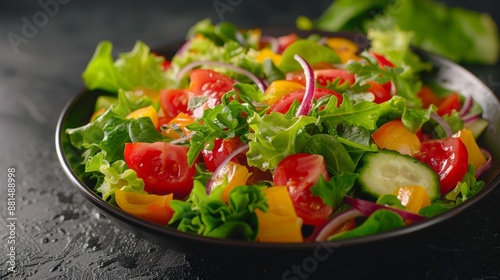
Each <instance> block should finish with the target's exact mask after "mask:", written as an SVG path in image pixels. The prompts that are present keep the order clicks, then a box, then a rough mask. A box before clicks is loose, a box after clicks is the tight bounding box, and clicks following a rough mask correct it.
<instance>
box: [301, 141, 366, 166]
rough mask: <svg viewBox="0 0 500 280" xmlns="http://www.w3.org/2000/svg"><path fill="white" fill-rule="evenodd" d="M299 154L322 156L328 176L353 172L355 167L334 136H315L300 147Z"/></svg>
mask: <svg viewBox="0 0 500 280" xmlns="http://www.w3.org/2000/svg"><path fill="white" fill-rule="evenodd" d="M301 152H304V153H308V154H317V155H322V156H323V158H324V159H325V164H326V168H327V170H328V173H329V174H340V173H343V172H354V170H355V169H356V165H355V164H354V162H353V161H352V159H351V156H350V155H349V153H348V152H347V150H346V149H345V148H344V146H343V145H342V143H340V141H339V140H338V139H337V137H336V136H333V135H329V134H315V135H313V136H311V137H310V138H309V139H307V140H306V141H305V142H304V144H303V145H302V149H301Z"/></svg>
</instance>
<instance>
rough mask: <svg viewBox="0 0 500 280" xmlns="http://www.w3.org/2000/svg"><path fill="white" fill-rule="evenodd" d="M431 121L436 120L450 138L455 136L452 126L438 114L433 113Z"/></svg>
mask: <svg viewBox="0 0 500 280" xmlns="http://www.w3.org/2000/svg"><path fill="white" fill-rule="evenodd" d="M431 119H433V120H435V121H436V122H437V123H438V124H439V125H440V126H441V127H442V128H443V129H444V132H445V133H446V136H448V137H450V136H452V135H453V130H451V127H450V125H449V124H448V123H447V122H446V121H445V120H444V119H443V118H442V117H441V116H439V115H438V114H436V113H431Z"/></svg>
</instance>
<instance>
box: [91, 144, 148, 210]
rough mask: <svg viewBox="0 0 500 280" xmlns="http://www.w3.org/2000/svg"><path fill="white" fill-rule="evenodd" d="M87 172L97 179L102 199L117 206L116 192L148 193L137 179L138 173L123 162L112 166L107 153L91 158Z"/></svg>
mask: <svg viewBox="0 0 500 280" xmlns="http://www.w3.org/2000/svg"><path fill="white" fill-rule="evenodd" d="M85 172H88V173H92V174H93V177H94V178H96V179H97V182H98V183H97V184H96V187H95V190H96V191H97V192H99V193H100V194H101V196H102V199H103V200H105V201H108V202H109V203H111V204H113V205H116V201H115V190H116V189H122V190H126V191H128V192H135V193H146V192H145V191H144V181H143V180H142V179H141V178H138V177H137V173H136V172H135V171H134V170H132V169H129V168H128V167H127V165H126V164H125V161H123V160H117V161H115V162H113V163H112V164H110V163H109V162H108V161H107V160H106V159H105V153H104V152H100V153H98V154H96V155H95V156H93V157H91V158H90V160H89V161H87V163H86V165H85Z"/></svg>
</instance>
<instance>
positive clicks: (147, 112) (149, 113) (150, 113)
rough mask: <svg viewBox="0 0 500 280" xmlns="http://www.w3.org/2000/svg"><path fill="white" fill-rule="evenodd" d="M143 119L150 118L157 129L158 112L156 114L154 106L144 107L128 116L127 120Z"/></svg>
mask: <svg viewBox="0 0 500 280" xmlns="http://www.w3.org/2000/svg"><path fill="white" fill-rule="evenodd" d="M142 117H148V118H150V119H151V122H152V123H153V125H154V126H155V127H157V126H158V112H156V110H155V108H153V106H148V107H144V108H141V109H137V110H135V111H133V112H131V113H130V114H128V115H127V116H126V118H127V119H139V118H142Z"/></svg>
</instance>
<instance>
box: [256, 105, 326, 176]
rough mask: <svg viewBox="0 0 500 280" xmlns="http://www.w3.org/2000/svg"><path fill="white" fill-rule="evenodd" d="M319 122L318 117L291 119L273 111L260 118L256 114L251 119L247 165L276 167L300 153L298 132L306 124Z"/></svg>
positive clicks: (267, 167)
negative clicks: (297, 140)
mask: <svg viewBox="0 0 500 280" xmlns="http://www.w3.org/2000/svg"><path fill="white" fill-rule="evenodd" d="M316 121H317V120H316V118H314V117H308V116H300V117H293V118H288V117H287V116H286V115H283V114H281V113H276V112H272V113H270V114H268V115H264V116H262V117H261V116H259V115H258V114H257V113H254V114H253V115H252V116H251V117H250V118H249V119H248V123H249V125H250V128H251V129H252V130H253V131H254V132H253V133H250V134H248V135H247V137H248V139H249V140H251V141H250V142H249V146H250V150H249V151H248V152H247V159H248V164H249V165H250V166H256V167H258V168H259V169H261V170H273V169H274V168H275V167H276V165H278V163H279V162H280V161H281V160H282V159H284V158H285V157H287V156H289V155H291V154H294V153H296V152H297V151H296V149H297V147H296V146H297V145H296V138H297V135H298V134H299V132H301V131H302V130H303V129H304V127H305V126H306V125H309V124H314V123H316Z"/></svg>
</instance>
